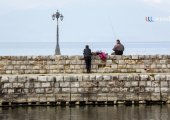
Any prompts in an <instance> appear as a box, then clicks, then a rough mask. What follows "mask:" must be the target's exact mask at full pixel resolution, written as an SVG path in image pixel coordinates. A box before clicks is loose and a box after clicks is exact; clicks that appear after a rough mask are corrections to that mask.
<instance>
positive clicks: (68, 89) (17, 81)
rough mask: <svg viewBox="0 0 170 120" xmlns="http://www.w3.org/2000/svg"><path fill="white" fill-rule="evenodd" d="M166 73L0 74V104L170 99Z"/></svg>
mask: <svg viewBox="0 0 170 120" xmlns="http://www.w3.org/2000/svg"><path fill="white" fill-rule="evenodd" d="M169 91H170V75H168V74H81V75H78V74H77V75H76V74H69V75H68V74H64V75H45V76H41V75H17V76H16V75H15V76H14V75H1V77H0V93H1V94H0V103H3V102H20V103H23V102H60V101H79V102H80V101H139V102H144V101H166V102H170V92H169Z"/></svg>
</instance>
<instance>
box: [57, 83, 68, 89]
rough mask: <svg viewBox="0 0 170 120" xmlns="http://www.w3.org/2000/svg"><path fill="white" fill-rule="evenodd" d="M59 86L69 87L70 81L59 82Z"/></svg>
mask: <svg viewBox="0 0 170 120" xmlns="http://www.w3.org/2000/svg"><path fill="white" fill-rule="evenodd" d="M59 84H60V87H66V88H70V82H60V83H59Z"/></svg>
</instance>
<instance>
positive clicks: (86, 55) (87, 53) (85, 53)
mask: <svg viewBox="0 0 170 120" xmlns="http://www.w3.org/2000/svg"><path fill="white" fill-rule="evenodd" d="M83 55H84V57H91V55H92V53H91V49H89V48H85V49H84V52H83Z"/></svg>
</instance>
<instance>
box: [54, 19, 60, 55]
mask: <svg viewBox="0 0 170 120" xmlns="http://www.w3.org/2000/svg"><path fill="white" fill-rule="evenodd" d="M56 37H57V43H56V49H55V55H61V53H60V46H59V27H58V18H57V36H56Z"/></svg>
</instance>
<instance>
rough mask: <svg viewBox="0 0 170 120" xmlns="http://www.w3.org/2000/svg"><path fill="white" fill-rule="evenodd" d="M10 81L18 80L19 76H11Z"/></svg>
mask: <svg viewBox="0 0 170 120" xmlns="http://www.w3.org/2000/svg"><path fill="white" fill-rule="evenodd" d="M9 82H18V76H10V77H9Z"/></svg>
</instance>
